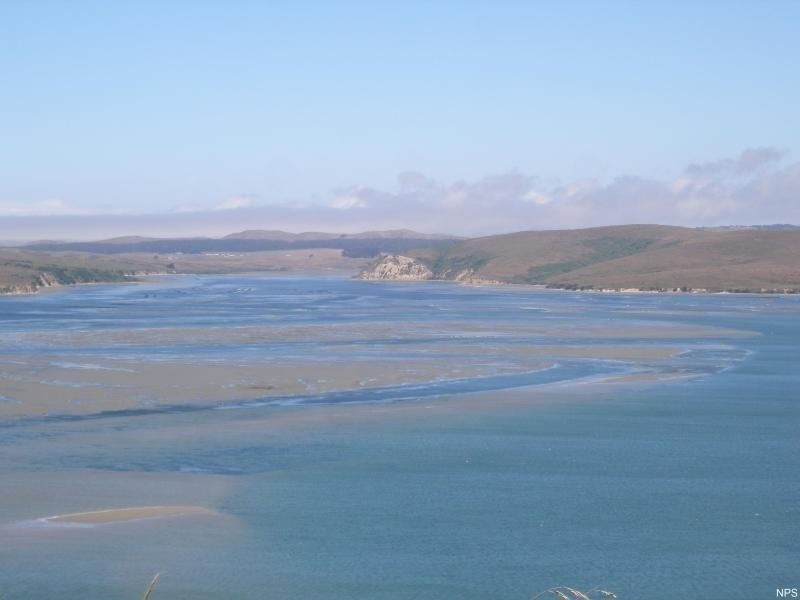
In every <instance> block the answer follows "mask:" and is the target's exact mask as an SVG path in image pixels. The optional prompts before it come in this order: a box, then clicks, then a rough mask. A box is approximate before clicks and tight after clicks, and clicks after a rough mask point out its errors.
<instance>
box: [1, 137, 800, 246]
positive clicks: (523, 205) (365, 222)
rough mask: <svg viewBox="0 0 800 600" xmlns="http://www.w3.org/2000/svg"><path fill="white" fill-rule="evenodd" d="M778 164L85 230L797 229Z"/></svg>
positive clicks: (454, 186) (414, 178) (288, 205)
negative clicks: (649, 225)
mask: <svg viewBox="0 0 800 600" xmlns="http://www.w3.org/2000/svg"><path fill="white" fill-rule="evenodd" d="M782 157H783V153H781V152H779V151H778V150H775V149H771V148H756V149H750V150H745V151H744V152H742V153H740V154H739V155H738V156H735V157H733V158H723V159H720V160H715V161H710V162H706V163H695V164H691V165H689V166H687V167H686V169H685V170H684V171H683V172H682V173H681V174H680V175H679V176H677V177H675V178H673V179H654V178H643V177H635V176H620V177H617V178H616V179H614V180H612V181H610V182H607V183H602V182H597V181H586V180H577V181H568V182H553V181H547V180H543V179H540V178H537V177H534V176H531V175H527V174H524V173H520V172H518V171H511V172H508V173H503V174H498V175H490V176H486V177H483V178H481V179H477V180H474V181H457V182H454V183H450V184H445V183H441V182H437V181H435V180H434V179H432V178H430V177H427V176H425V175H423V174H421V173H416V172H407V173H402V174H401V175H399V176H398V179H397V185H396V187H395V189H393V190H380V189H376V188H373V187H368V186H352V187H349V188H343V189H338V190H334V191H332V193H331V195H330V196H329V198H328V199H327V200H325V199H318V200H317V201H316V202H315V203H300V202H297V201H296V202H283V203H279V202H274V201H273V202H270V203H260V202H259V203H256V197H255V196H250V195H240V196H234V197H232V198H229V199H228V200H226V201H225V202H223V203H221V204H219V205H218V206H217V207H215V209H213V210H208V209H205V210H203V209H197V208H192V209H191V210H189V211H187V212H177V211H173V212H172V213H161V214H160V215H138V216H136V217H135V218H133V217H131V216H127V217H123V216H118V217H114V216H109V215H106V216H103V217H101V216H97V217H92V222H93V223H96V224H97V225H96V228H94V229H95V230H96V231H98V234H97V235H96V236H95V237H110V234H112V233H114V232H117V233H115V234H120V235H121V234H126V235H127V234H137V233H138V234H142V233H143V232H146V233H148V234H151V235H165V234H166V235H168V234H169V231H174V232H180V233H181V234H182V235H217V234H224V233H230V232H232V231H238V230H242V229H254V228H264V229H285V230H288V231H309V230H316V231H334V232H355V231H364V230H368V229H399V228H409V229H415V230H418V231H423V232H430V233H434V232H442V233H454V234H461V235H486V234H492V233H501V232H509V231H520V230H526V229H569V228H577V227H591V226H599V225H616V224H624V223H660V224H665V225H685V226H703V225H728V224H730V225H742V224H764V223H796V224H800V162H796V163H791V164H783V162H784V161H782V160H781V159H782ZM70 214H77V213H76V212H75V209H74V208H70V207H69V206H67V205H65V204H63V203H60V202H58V201H49V202H41V203H38V204H33V205H26V206H24V207H22V206H19V205H11V204H5V205H4V204H0V215H4V216H6V217H9V218H10V217H12V216H15V215H16V217H14V218H16V219H17V221H16V223H17V225H16V226H12V227H6V226H5V223H3V228H4V229H6V230H9V231H11V230H14V231H15V234H16V232H17V231H19V233H18V234H17V235H19V236H20V237H21V236H25V237H27V238H28V239H33V238H39V237H52V236H59V237H68V236H69V233H68V232H62V231H63V230H62V229H59V230H57V231H56V230H55V229H46V228H45V227H44V225H43V224H45V223H62V224H63V227H64V228H66V227H67V226H69V227H75V226H74V225H73V223H77V222H79V221H80V222H81V225H80V227H83V224H85V223H88V219H89V217H80V219H78V218H77V217H69V216H68V215H70ZM23 215H28V216H27V217H25V216H23ZM23 225H24V227H26V228H28V230H29V231H27V232H26V231H24V228H23ZM17 226H18V227H17ZM15 227H17V229H15ZM34 230H35V231H34ZM81 231H83V230H81ZM84 235H88V234H84Z"/></svg>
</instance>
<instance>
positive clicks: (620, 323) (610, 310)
mask: <svg viewBox="0 0 800 600" xmlns="http://www.w3.org/2000/svg"><path fill="white" fill-rule="evenodd" d="M376 323H377V324H386V327H387V331H396V330H397V328H396V326H397V325H398V324H399V325H402V326H403V327H406V326H407V328H408V329H407V331H408V334H407V335H401V336H398V335H396V334H394V333H393V334H391V335H387V337H385V338H381V339H378V338H376V337H374V336H373V337H371V338H369V339H363V338H362V337H359V338H358V339H355V338H354V339H352V340H349V341H348V340H347V339H344V340H339V341H328V342H314V341H313V340H311V341H309V340H302V341H297V340H285V341H282V342H275V343H269V344H251V345H237V344H230V343H224V342H221V343H213V342H210V343H203V344H193V343H186V344H183V345H175V344H160V343H155V342H154V343H153V344H152V345H146V346H142V345H137V346H135V347H134V346H130V345H126V344H124V343H118V344H108V345H102V344H99V345H97V346H94V347H90V348H81V349H80V350H79V352H80V354H81V356H84V357H85V356H86V355H87V354H88V355H91V354H92V353H94V354H96V355H97V356H98V357H101V358H113V357H115V356H117V357H125V358H131V357H134V358H135V357H137V356H139V357H141V359H142V360H150V359H153V357H158V356H159V355H161V356H180V357H183V358H184V359H186V360H204V359H207V358H208V357H214V358H215V359H217V360H246V359H247V357H249V356H253V355H254V353H255V355H257V356H259V357H261V358H263V357H269V356H276V357H281V358H286V357H296V358H297V360H319V361H324V360H326V359H327V358H330V357H333V356H334V355H333V354H332V352H333V350H334V349H335V347H336V345H337V344H343V343H347V344H348V348H350V349H349V350H348V351H349V352H353V353H358V354H359V355H360V356H373V357H375V359H376V360H379V359H380V357H381V355H382V354H387V353H388V354H391V355H392V356H394V357H396V356H397V355H398V353H399V354H402V353H403V352H404V348H405V347H408V345H409V344H412V343H417V342H419V341H420V340H419V339H417V336H418V333H415V332H423V333H424V335H422V337H423V338H424V339H423V341H424V342H425V343H426V344H429V345H431V347H432V348H433V351H434V352H436V353H438V354H439V355H441V356H447V355H448V353H449V352H453V348H454V344H456V343H460V342H462V341H463V339H464V337H465V336H466V337H469V338H470V341H471V343H478V344H485V345H486V348H487V360H500V359H499V358H498V357H493V355H492V353H493V352H494V350H492V348H496V347H497V346H498V345H503V344H505V345H506V346H515V347H519V348H523V347H525V346H528V345H531V344H537V343H539V344H555V345H558V344H573V345H574V344H584V345H589V346H591V345H594V346H603V345H613V344H620V343H625V344H634V345H639V346H641V347H647V346H651V345H674V346H675V348H676V352H682V353H683V354H681V355H680V356H677V357H676V358H675V359H674V360H671V361H668V362H667V363H663V362H662V363H659V364H658V365H657V367H656V366H654V365H653V364H650V363H648V361H647V360H644V359H642V360H640V361H637V360H630V361H618V360H617V361H609V360H592V359H586V358H583V359H575V360H572V361H564V360H561V361H559V364H558V365H557V366H556V367H554V368H550V369H545V370H542V371H537V372H533V373H528V374H523V375H514V376H507V375H501V374H498V375H497V376H495V377H482V378H476V379H470V378H464V379H459V380H455V381H435V380H434V381H430V382H426V383H422V384H417V385H414V386H386V387H379V388H378V389H376V390H355V391H347V390H345V391H339V392H333V393H330V394H317V395H313V394H308V395H302V396H298V397H281V398H277V399H276V398H265V399H264V400H263V401H260V402H252V401H249V402H230V403H226V404H224V405H222V406H219V405H218V406H211V407H210V406H206V405H202V406H201V405H188V406H184V407H182V408H175V407H169V406H168V407H166V408H163V409H161V408H159V409H156V410H148V411H127V412H126V411H122V412H117V413H113V414H102V415H85V416H81V417H73V418H68V419H67V418H59V416H58V415H57V411H54V412H53V414H51V415H49V416H44V417H39V418H33V419H24V420H19V421H18V420H6V421H3V422H0V586H1V587H0V590H2V592H3V594H4V596H3V597H4V598H5V599H6V600H15V599H22V598H81V599H82V600H95V599H98V600H99V599H101V598H102V599H103V600H106V599H109V598H138V597H139V595H140V594H141V591H142V588H143V587H144V585H145V584H146V582H147V580H148V579H149V577H150V576H151V575H152V573H153V572H155V571H156V570H161V571H163V572H164V574H163V578H162V582H161V584H160V586H159V588H157V592H158V593H156V594H155V595H154V600H158V598H170V599H183V598H186V599H188V598H193V599H202V598H242V599H251V598H252V599H262V598H275V599H290V598H297V599H300V598H303V599H314V598H359V599H360V598H364V599H367V598H369V599H376V600H383V599H386V600H389V599H393V600H394V599H396V600H400V599H420V600H422V599H425V600H427V599H430V600H450V599H453V600H455V599H459V600H463V599H472V598H475V599H477V598H482V599H483V598H493V599H500V600H512V599H527V598H530V597H531V596H532V595H533V594H534V593H535V592H537V591H539V590H542V589H544V588H547V587H550V586H553V585H558V584H566V585H572V586H575V587H584V588H591V587H594V586H601V587H604V588H606V589H611V590H614V591H615V592H617V593H618V595H619V597H620V598H630V599H643V598H648V599H653V600H658V599H664V600H666V599H673V598H703V599H712V600H713V599H716V598H719V599H723V598H724V599H740V600H752V599H757V598H774V597H775V589H776V588H778V587H798V585H800V579H798V578H799V577H800V569H799V568H798V565H800V468H799V467H800V436H798V426H799V425H800V397H799V396H798V389H800V369H799V368H798V360H800V298H796V297H780V296H733V295H731V296H700V295H675V296H667V295H657V296H646V295H637V296H629V295H598V294H573V293H568V292H550V291H537V290H533V289H522V288H499V289H498V288H469V287H462V286H457V285H449V284H441V285H437V284H425V285H415V284H410V285H396V284H395V285H392V284H374V283H367V282H358V281H351V280H347V279H337V278H321V277H316V278H299V277H298V278H288V277H287V278H279V277H262V276H226V277H210V276H209V277H201V278H196V277H175V278H169V279H164V280H162V281H157V282H153V283H146V284H141V285H131V286H92V287H84V288H75V289H70V290H68V291H65V292H62V293H56V294H48V295H43V296H37V297H26V298H22V297H16V298H0V336H2V341H0V357H2V358H4V359H6V360H13V358H14V356H18V355H22V354H25V355H29V354H33V353H37V352H50V353H53V352H56V353H58V354H59V355H60V356H61V357H62V358H63V361H65V362H68V361H69V359H70V355H71V354H74V353H76V352H78V349H73V348H69V347H61V346H59V347H58V348H57V349H55V350H54V349H53V348H52V347H48V344H47V341H46V338H47V334H48V333H49V332H51V333H52V334H53V335H55V334H57V333H63V332H65V331H85V330H97V331H98V332H107V331H109V330H141V329H158V328H176V327H177V328H192V329H197V328H212V327H214V328H232V327H254V326H264V325H274V324H294V325H298V326H303V325H315V324H317V325H319V324H324V325H330V326H332V327H337V328H342V331H347V330H348V328H357V327H359V326H363V325H365V324H369V325H374V324H376ZM487 324H488V325H489V326H490V327H489V328H488V329H487V327H486V325H487ZM473 325H481V327H482V329H481V333H480V335H477V334H475V331H474V330H473V329H472V326H473ZM509 326H512V327H513V326H518V327H520V328H521V329H524V327H525V326H535V327H536V328H538V329H537V331H541V332H542V333H539V334H537V335H535V336H532V335H529V334H527V333H523V334H520V335H519V336H514V337H511V338H509V337H508V336H507V335H500V334H497V335H493V334H492V332H491V327H496V328H497V331H498V332H503V331H506V330H507V329H508V328H509ZM693 326H703V327H719V328H727V329H731V330H737V331H740V332H741V331H746V332H751V333H754V334H756V335H750V336H743V335H738V334H734V333H731V334H730V335H721V336H718V337H715V338H702V339H701V338H698V339H692V338H691V337H689V338H688V339H676V338H675V337H674V336H671V335H670V332H671V331H673V330H675V329H676V328H682V329H683V330H688V329H687V328H688V327H693ZM392 327H394V329H393V328H392ZM403 327H401V329H402V328H403ZM609 328H610V329H611V330H612V331H615V330H619V331H620V332H621V333H620V337H619V338H616V337H615V336H614V335H611V334H608V333H605V334H604V335H601V336H598V335H590V333H591V332H592V331H598V330H601V329H602V330H603V331H606V332H607V331H608V330H609ZM630 328H638V329H640V330H641V331H646V332H647V334H646V335H642V336H641V337H638V338H635V339H630V337H626V336H624V335H622V332H624V331H627V330H629V329H630ZM31 332H42V333H44V334H45V335H44V336H40V337H38V338H35V337H31V336H29V335H28V334H30V333H31ZM548 332H550V333H548ZM564 332H569V335H567V334H566V333H564ZM582 332H586V338H585V339H581V335H583V333H582ZM419 335H421V334H419ZM345 337H346V336H345ZM346 356H347V354H346V353H345V360H346ZM453 356H456V355H455V354H453ZM330 360H342V358H341V357H340V356H339V354H336V355H335V357H333V358H330ZM653 370H657V371H658V372H661V373H667V374H672V375H674V374H691V375H692V377H691V378H686V379H676V380H672V381H662V382H649V383H648V382H643V383H639V384H635V385H632V384H628V385H619V386H614V385H608V384H598V383H592V382H594V381H596V380H597V379H598V378H600V377H602V376H604V375H606V376H608V375H612V374H624V373H630V372H642V371H647V372H653ZM2 385H3V379H0V397H3V398H5V400H0V401H13V398H6V397H5V395H4V393H3V388H2ZM168 400H169V399H165V402H164V403H165V404H166V405H169V401H168ZM501 400H502V401H501ZM426 407H429V408H426ZM220 409H225V410H220ZM151 504H200V505H204V506H210V507H212V508H215V509H217V510H218V511H220V513H222V515H224V516H222V517H219V518H207V517H185V518H178V519H160V520H159V519H156V520H150V521H139V522H131V523H126V524H118V525H106V526H95V527H62V528H51V529H48V530H44V529H43V528H41V527H37V526H36V525H35V524H32V520H33V519H36V518H37V517H41V516H45V515H50V514H57V513H64V512H73V511H79V510H96V509H98V508H104V507H114V506H131V505H132V506H136V505H151Z"/></svg>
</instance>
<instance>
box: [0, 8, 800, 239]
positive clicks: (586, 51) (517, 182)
mask: <svg viewBox="0 0 800 600" xmlns="http://www.w3.org/2000/svg"><path fill="white" fill-rule="evenodd" d="M798 30H800V2H797V1H783V2H781V1H769V0H761V1H752V2H736V1H733V0H730V1H724V2H723V1H710V0H709V1H707V2H680V1H677V0H672V1H668V2H657V1H653V2H624V1H622V0H614V1H612V0H608V1H605V2H604V1H600V0H596V1H592V2H589V1H585V2H568V1H566V2H534V1H526V2H522V1H519V2H516V1H512V0H506V1H493V2H490V1H485V2H480V1H469V0H462V1H460V2H448V1H447V0H437V1H435V2H431V1H424V2H423V1H414V0H410V1H404V2H399V1H397V2H394V1H389V0H387V1H385V2H368V1H363V2H347V1H344V0H339V1H333V0H329V1H326V2H307V1H300V0H295V1H291V2H289V1H287V2H281V1H279V0H275V1H271V2H260V1H259V2H247V1H243V0H239V1H236V0H232V1H229V2H210V1H202V0H192V1H185V2H182V1H180V0H170V1H169V2H155V1H147V0H143V1H141V2H107V1H105V0H103V1H97V2H89V1H80V0H73V1H66V0H62V1H60V2H53V1H47V0H36V1H34V2H31V1H29V0H25V1H23V0H3V1H2V2H0V40H1V41H0V240H14V239H39V238H54V237H55V238H64V239H86V238H97V237H110V236H112V235H128V234H139V235H221V234H225V233H230V232H231V231H237V230H241V229H286V230H290V231H305V230H327V231H350V232H352V231H358V230H364V229H385V228H399V227H409V228H412V229H417V230H420V231H426V232H433V231H441V232H445V233H454V234H462V235H482V234H490V233H499V232H506V231H515V230H523V229H553V228H573V227H587V226H594V225H605V224H620V223H643V222H648V223H663V224H676V225H688V226H710V225H723V224H765V223H787V222H788V223H797V224H800V157H799V155H798V148H797V144H798V140H800V116H799V113H798V107H800V77H798V75H797V65H798V62H799V61H798V59H800V36H798V35H797V31H798Z"/></svg>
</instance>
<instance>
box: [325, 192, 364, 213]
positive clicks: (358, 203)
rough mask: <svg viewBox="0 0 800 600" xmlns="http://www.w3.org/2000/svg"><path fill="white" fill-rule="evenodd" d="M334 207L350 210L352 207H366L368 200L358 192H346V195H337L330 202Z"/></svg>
mask: <svg viewBox="0 0 800 600" xmlns="http://www.w3.org/2000/svg"><path fill="white" fill-rule="evenodd" d="M330 206H331V207H332V208H338V209H339V210H349V209H351V208H365V207H366V206H367V202H366V200H364V199H363V198H360V197H359V196H358V194H346V195H344V196H337V197H336V198H334V199H333V200H331V202H330Z"/></svg>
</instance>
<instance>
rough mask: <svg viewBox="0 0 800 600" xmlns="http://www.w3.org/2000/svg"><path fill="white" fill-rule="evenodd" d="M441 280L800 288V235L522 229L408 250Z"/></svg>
mask: <svg viewBox="0 0 800 600" xmlns="http://www.w3.org/2000/svg"><path fill="white" fill-rule="evenodd" d="M408 256H410V257H413V258H414V259H416V260H417V261H419V262H420V263H422V264H424V265H425V266H426V267H428V269H429V270H430V272H431V276H430V277H431V278H434V279H455V280H464V279H483V280H494V281H501V282H507V283H526V284H541V285H547V286H550V287H555V288H568V289H613V290H619V289H631V288H636V289H640V290H675V289H687V290H688V289H693V290H708V291H756V292H761V291H798V290H800V230H798V229H791V228H789V229H785V228H780V229H769V228H754V229H730V230H705V229H690V228H684V227H670V226H662V225H622V226H613V227H596V228H590V229H575V230H562V231H523V232H518V233H511V234H506V235H495V236H488V237H482V238H475V239H470V240H465V241H461V242H458V243H454V244H452V245H449V246H446V247H443V248H423V249H420V250H418V251H415V252H412V253H409V254H408Z"/></svg>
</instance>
